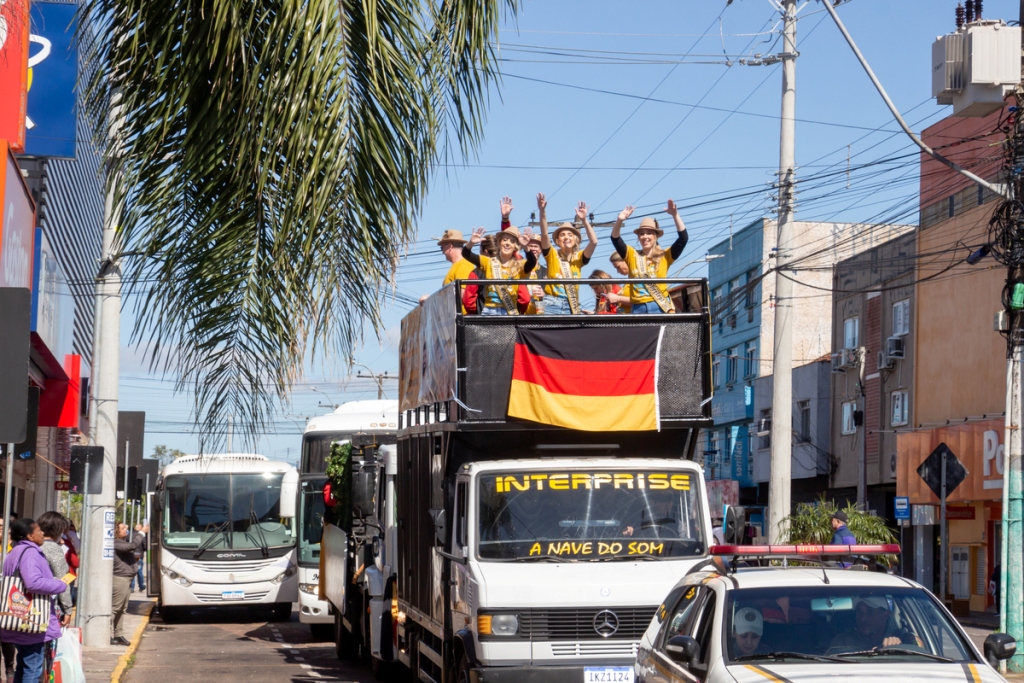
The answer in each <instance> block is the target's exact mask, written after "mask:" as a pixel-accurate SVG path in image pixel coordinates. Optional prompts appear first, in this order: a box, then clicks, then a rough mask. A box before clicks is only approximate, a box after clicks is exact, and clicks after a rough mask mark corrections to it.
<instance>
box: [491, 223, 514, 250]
mask: <svg viewBox="0 0 1024 683" xmlns="http://www.w3.org/2000/svg"><path fill="white" fill-rule="evenodd" d="M502 235H512V237H514V238H515V240H516V244H517V245H518V244H519V228H517V227H516V226H514V225H510V226H508V227H507V228H505V229H504V230H502V231H501V232H498V233H495V235H494V236H495V237H496V238H497V239H498V241H499V242H500V241H501V237H502Z"/></svg>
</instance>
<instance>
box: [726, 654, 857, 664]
mask: <svg viewBox="0 0 1024 683" xmlns="http://www.w3.org/2000/svg"><path fill="white" fill-rule="evenodd" d="M755 659H810V660H813V661H815V662H842V661H843V660H842V659H837V658H835V657H829V656H827V655H809V654H806V653H804V652H766V653H764V654H752V655H742V656H740V657H733V658H732V661H734V662H749V661H753V660H755Z"/></svg>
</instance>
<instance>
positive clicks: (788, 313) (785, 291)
mask: <svg viewBox="0 0 1024 683" xmlns="http://www.w3.org/2000/svg"><path fill="white" fill-rule="evenodd" d="M782 7H783V20H784V28H783V30H784V42H783V53H782V55H781V57H782V122H781V126H780V130H779V222H778V231H777V239H776V242H775V246H776V249H775V340H774V342H775V348H774V353H773V355H772V359H773V361H772V375H773V379H772V382H773V385H772V428H771V432H772V434H771V438H772V449H771V474H770V479H769V482H768V538H769V542H770V543H779V542H780V541H781V540H782V538H783V537H784V536H785V533H786V529H784V528H783V524H784V520H785V519H786V518H787V517H788V516H789V510H790V476H791V472H792V467H793V463H792V460H791V458H792V452H793V330H792V327H791V325H792V322H793V318H792V314H793V298H792V296H793V281H792V280H790V279H788V277H786V276H784V275H783V274H782V273H783V270H784V269H785V268H786V267H787V265H788V264H789V261H790V258H791V247H792V241H793V226H792V223H793V199H794V191H795V184H796V178H795V174H796V169H795V166H796V57H797V52H796V0H783V2H782Z"/></svg>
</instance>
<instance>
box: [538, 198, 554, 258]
mask: <svg viewBox="0 0 1024 683" xmlns="http://www.w3.org/2000/svg"><path fill="white" fill-rule="evenodd" d="M537 215H538V216H540V251H541V253H542V254H547V253H548V249H550V248H551V239H550V238H549V237H548V200H547V197H545V196H544V193H543V192H540V193H538V194H537Z"/></svg>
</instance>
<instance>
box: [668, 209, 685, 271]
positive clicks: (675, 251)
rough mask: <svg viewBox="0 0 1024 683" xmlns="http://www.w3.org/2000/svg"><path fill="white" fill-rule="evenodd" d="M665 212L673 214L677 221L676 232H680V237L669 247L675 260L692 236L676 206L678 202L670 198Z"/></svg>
mask: <svg viewBox="0 0 1024 683" xmlns="http://www.w3.org/2000/svg"><path fill="white" fill-rule="evenodd" d="M665 213H667V214H668V215H669V216H672V220H673V221H675V224H676V233H677V234H678V237H676V241H675V242H673V243H672V246H671V247H669V248H668V250H669V253H671V254H672V260H673V261H675V260H676V259H678V258H679V257H680V256H681V255H682V253H683V249H685V248H686V243H687V241H689V239H690V237H689V235H688V233H687V232H686V225H685V224H684V223H683V219H682V218H680V217H679V209H677V208H676V203H675V202H674V201H672V200H671V199H670V200H668V206H667V207H665Z"/></svg>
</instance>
